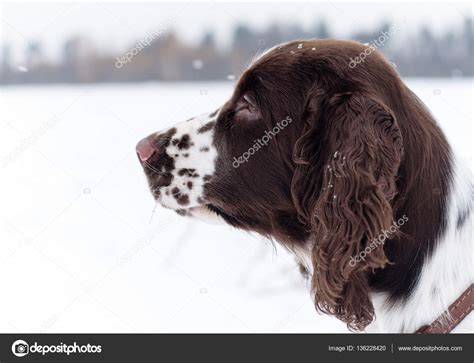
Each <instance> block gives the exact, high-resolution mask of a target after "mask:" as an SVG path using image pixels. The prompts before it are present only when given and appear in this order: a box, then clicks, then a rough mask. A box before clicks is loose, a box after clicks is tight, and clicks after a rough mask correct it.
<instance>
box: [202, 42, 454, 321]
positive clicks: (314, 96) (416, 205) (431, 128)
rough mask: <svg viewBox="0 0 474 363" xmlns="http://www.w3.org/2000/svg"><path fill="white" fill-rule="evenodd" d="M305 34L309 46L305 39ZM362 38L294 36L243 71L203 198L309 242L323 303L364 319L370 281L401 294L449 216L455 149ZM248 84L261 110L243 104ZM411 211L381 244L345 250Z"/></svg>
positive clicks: (240, 223)
mask: <svg viewBox="0 0 474 363" xmlns="http://www.w3.org/2000/svg"><path fill="white" fill-rule="evenodd" d="M299 44H301V45H302V46H299ZM364 49H365V47H364V46H363V45H361V44H358V43H355V42H347V41H336V40H308V41H295V42H291V43H287V44H285V45H283V46H281V47H279V48H277V49H274V50H273V51H271V52H269V53H268V54H266V55H264V56H263V57H261V58H260V59H259V60H257V61H256V62H255V63H254V64H253V65H252V66H251V67H250V68H249V69H248V70H247V71H246V72H244V74H243V75H242V77H241V78H240V80H239V82H238V84H237V86H236V89H235V92H234V94H233V96H232V97H231V99H230V100H229V101H228V102H227V103H226V104H225V105H224V106H223V108H222V109H221V111H220V113H219V117H218V119H217V122H216V124H215V125H214V145H215V147H216V149H217V152H218V157H217V160H216V171H215V175H213V177H212V179H211V180H210V181H209V183H208V184H207V185H206V193H205V203H206V204H207V205H208V207H209V209H211V210H212V211H214V212H216V213H217V214H219V215H220V216H222V217H223V218H224V219H225V220H226V221H227V222H228V223H230V224H232V225H234V226H236V227H239V228H243V229H246V230H253V231H257V232H259V233H261V234H263V235H265V236H268V237H271V238H274V239H276V240H277V241H278V242H280V243H281V244H282V245H284V246H286V247H288V248H289V249H297V248H300V249H301V248H302V247H303V246H305V247H307V246H310V247H311V249H312V263H313V272H314V273H313V276H312V287H313V293H314V300H315V305H316V307H317V309H318V310H320V311H323V312H326V313H329V314H333V315H335V316H337V317H338V318H339V319H341V320H342V321H344V322H346V323H347V325H348V326H349V327H350V328H351V329H356V330H361V329H363V328H364V327H366V326H367V325H368V324H369V323H370V322H371V321H372V320H373V318H374V308H373V306H372V303H371V301H370V299H369V294H370V292H374V291H381V292H385V293H387V294H388V295H389V296H390V297H391V299H392V301H397V300H400V299H404V298H406V297H407V296H408V295H409V294H410V291H411V290H412V289H413V286H414V285H415V284H416V282H417V278H418V276H419V273H420V269H421V266H422V264H423V261H424V260H425V258H426V257H427V256H428V255H429V253H430V252H431V251H432V249H433V247H434V243H435V240H436V238H437V236H438V235H439V233H440V232H441V231H442V230H443V228H444V225H445V219H444V214H445V210H444V208H445V202H446V194H447V189H448V182H449V178H450V174H451V166H450V165H451V160H450V148H449V145H448V143H447V142H446V140H445V138H444V135H443V134H442V132H441V131H440V129H439V128H438V127H437V125H436V124H435V122H434V120H433V118H432V117H431V115H430V114H429V112H428V111H427V110H426V108H425V107H424V106H423V104H422V103H421V102H420V101H419V100H418V98H417V97H416V96H415V95H414V94H413V93H412V92H411V91H410V90H409V89H408V88H407V87H406V86H405V85H404V84H403V82H402V80H401V79H400V77H399V76H398V74H397V72H396V71H395V70H394V69H393V67H392V66H391V65H390V64H389V63H388V62H387V61H386V60H385V59H384V58H383V57H382V56H381V55H380V54H379V53H378V52H373V53H372V54H371V55H369V56H368V57H367V58H366V59H365V62H363V63H361V64H359V65H357V66H356V67H355V68H350V67H349V62H350V59H351V58H354V57H357V56H358V55H359V54H360V53H361V52H363V51H364ZM245 94H247V95H250V96H251V98H252V100H253V101H252V102H253V103H254V105H253V106H252V107H254V108H255V109H256V110H257V111H256V112H251V111H245V112H240V111H239V110H240V109H242V107H244V106H242V102H243V101H242V99H243V96H244V95H245ZM286 117H291V119H292V120H293V122H292V123H291V125H289V126H288V127H287V128H286V129H284V130H283V131H281V133H280V134H278V135H276V136H275V138H274V139H273V140H272V141H271V142H270V143H269V144H268V146H266V147H264V148H262V149H261V150H259V151H258V152H256V153H255V155H253V156H252V158H251V159H250V160H249V161H248V162H247V163H244V164H242V165H241V166H240V167H239V168H238V169H236V168H233V167H232V160H233V158H234V157H239V155H242V153H243V152H245V151H246V150H248V148H249V147H250V146H251V145H252V144H253V143H254V141H253V140H255V139H256V138H259V137H261V136H262V135H264V133H265V131H266V130H270V129H271V128H272V127H273V126H275V124H276V123H277V122H278V121H281V120H283V119H285V118H286ZM403 215H406V216H407V217H408V218H409V222H408V223H407V224H406V225H404V226H403V228H402V230H401V231H399V233H395V234H393V235H391V236H390V239H389V240H388V241H386V243H385V244H384V246H383V247H380V248H377V249H375V250H374V251H372V253H370V254H368V255H367V258H366V259H365V261H363V262H361V263H358V264H356V265H355V266H353V267H351V266H350V264H349V260H350V258H351V257H353V256H355V255H356V254H358V253H359V252H360V251H362V250H364V248H365V247H366V246H367V245H368V243H369V242H370V241H371V240H372V239H373V238H376V237H377V236H378V235H380V234H381V233H382V231H383V230H384V229H387V228H389V226H390V225H391V224H392V222H393V221H395V220H397V219H398V218H400V217H401V216H403Z"/></svg>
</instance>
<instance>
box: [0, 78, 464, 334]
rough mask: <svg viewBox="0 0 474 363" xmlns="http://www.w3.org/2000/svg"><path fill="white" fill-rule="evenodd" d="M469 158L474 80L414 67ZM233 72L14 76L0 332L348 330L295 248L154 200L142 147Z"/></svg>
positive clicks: (5, 102) (5, 131)
mask: <svg viewBox="0 0 474 363" xmlns="http://www.w3.org/2000/svg"><path fill="white" fill-rule="evenodd" d="M407 83H408V84H409V86H410V87H411V88H412V89H413V90H414V91H415V93H416V94H417V95H418V96H419V97H420V98H421V99H422V100H423V101H424V102H425V103H426V104H427V106H428V107H429V108H430V109H431V110H432V112H433V114H434V115H435V117H436V118H437V119H438V121H439V123H440V124H441V126H442V127H443V129H444V130H445V131H446V133H447V135H448V137H449V138H450V140H451V141H452V143H453V144H454V146H455V147H457V148H458V149H459V151H460V153H461V154H462V155H463V157H464V158H465V159H467V160H468V161H470V162H472V96H473V90H472V80H471V79H465V80H447V79H446V80H444V79H443V80H440V79H430V80H422V79H412V80H408V81H407ZM231 92H232V83H231V82H229V83H217V84H216V83H214V84H211V83H207V84H165V85H160V84H155V83H147V84H130V85H84V86H64V85H63V86H22V87H5V88H3V90H2V91H1V108H0V109H1V119H0V182H1V188H0V291H1V293H0V332H346V329H345V326H344V325H343V324H342V323H340V322H339V321H338V320H336V319H334V318H331V317H327V316H320V315H317V314H316V313H315V311H314V307H313V305H312V303H311V300H310V298H309V295H308V293H307V290H306V287H305V283H304V282H303V281H302V280H301V277H300V274H299V272H298V269H297V267H296V265H295V263H294V261H293V258H292V257H291V256H290V255H288V254H287V253H286V252H285V251H284V250H282V249H280V248H276V249H275V248H274V247H273V245H272V244H271V243H270V242H268V241H266V240H264V239H263V238H261V237H259V236H256V235H253V234H249V233H246V232H242V231H238V230H233V229H232V228H230V227H226V226H213V225H208V224H204V223H202V222H195V221H193V220H191V219H186V218H182V217H179V216H177V215H176V214H174V213H172V212H168V211H166V210H164V209H161V208H157V209H156V211H155V213H154V214H153V213H152V211H153V207H154V203H153V200H152V198H151V195H150V194H149V192H148V190H147V186H146V182H145V178H144V176H143V173H142V170H141V167H140V165H139V163H138V162H137V158H136V156H135V152H134V147H135V144H136V142H137V141H138V140H139V139H141V138H142V137H144V136H146V135H148V134H149V133H151V132H154V131H157V130H160V129H163V128H166V127H169V126H170V125H172V124H174V123H176V122H179V121H182V120H184V119H187V118H189V117H191V116H193V115H196V114H199V113H202V112H206V111H209V110H212V109H215V108H216V107H217V106H218V105H220V104H221V103H222V102H223V101H225V100H226V99H227V98H228V97H229V96H230V94H231Z"/></svg>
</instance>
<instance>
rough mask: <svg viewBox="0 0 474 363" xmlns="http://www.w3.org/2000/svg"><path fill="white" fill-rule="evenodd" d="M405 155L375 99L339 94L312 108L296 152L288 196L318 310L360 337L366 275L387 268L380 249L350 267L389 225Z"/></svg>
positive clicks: (368, 307)
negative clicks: (307, 233) (306, 242)
mask: <svg viewBox="0 0 474 363" xmlns="http://www.w3.org/2000/svg"><path fill="white" fill-rule="evenodd" d="M402 154H403V147H402V138H401V134H400V130H399V129H398V126H397V122H396V120H395V117H394V116H393V114H392V112H391V111H390V110H389V109H388V108H387V107H386V106H384V105H383V104H381V103H379V102H377V101H376V100H374V99H373V98H371V97H368V96H365V95H362V94H359V93H344V94H337V95H334V96H332V97H331V98H330V99H324V95H323V94H319V95H318V94H316V95H315V96H314V97H312V99H311V100H309V102H308V106H307V115H306V124H305V130H304V134H303V135H302V136H301V138H300V139H299V140H298V142H297V143H296V145H295V150H294V155H295V162H296V163H297V167H296V172H295V175H294V177H293V183H292V193H293V198H294V200H295V204H296V207H297V210H298V212H299V214H300V219H301V220H302V221H304V223H305V224H306V225H308V226H310V228H311V231H312V236H313V237H312V238H313V241H312V242H313V249H312V261H313V271H314V273H313V278H312V288H313V293H314V299H315V305H316V308H317V309H318V310H320V311H322V312H325V313H328V314H332V315H335V316H337V317H338V318H339V319H340V320H342V321H344V322H345V323H346V324H347V325H348V327H349V328H350V329H354V330H362V329H364V328H365V327H366V326H367V325H368V324H369V323H371V322H372V320H373V319H374V308H373V305H372V303H371V301H370V299H369V285H368V274H369V273H371V271H373V270H374V269H377V268H383V267H384V266H385V265H386V263H387V262H388V260H387V258H386V256H385V253H384V249H383V246H378V247H377V248H374V249H370V253H367V255H366V256H365V259H364V260H361V261H360V262H358V263H354V262H351V261H353V260H354V258H355V257H356V256H357V255H358V254H359V253H360V252H361V251H363V250H364V249H366V247H368V246H369V244H370V243H371V242H372V241H374V239H375V238H377V237H379V236H380V235H381V234H382V233H383V231H384V230H387V229H389V228H390V226H391V225H392V223H393V221H394V210H393V209H392V200H393V198H394V196H395V195H396V192H397V190H396V183H395V180H396V176H397V172H398V168H399V165H400V161H401V158H402ZM395 235H396V233H395ZM393 237H395V236H394V235H391V236H390V238H393Z"/></svg>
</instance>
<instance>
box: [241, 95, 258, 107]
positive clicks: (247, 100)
mask: <svg viewBox="0 0 474 363" xmlns="http://www.w3.org/2000/svg"><path fill="white" fill-rule="evenodd" d="M243 99H244V101H245V103H247V105H249V107H251V108H253V109H254V110H255V109H257V107H256V106H255V101H254V100H253V99H252V97H251V96H250V95H248V94H245V95H244V97H243Z"/></svg>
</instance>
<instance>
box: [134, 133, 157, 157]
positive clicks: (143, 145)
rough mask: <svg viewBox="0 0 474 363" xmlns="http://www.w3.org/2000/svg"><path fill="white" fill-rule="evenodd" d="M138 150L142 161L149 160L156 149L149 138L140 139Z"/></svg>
mask: <svg viewBox="0 0 474 363" xmlns="http://www.w3.org/2000/svg"><path fill="white" fill-rule="evenodd" d="M136 150H137V154H138V157H139V158H140V160H141V161H147V160H148V159H150V158H151V157H152V156H153V154H154V153H155V151H156V150H155V148H154V147H153V145H152V143H151V142H150V140H148V138H144V139H143V140H140V141H139V142H138V144H137V147H136Z"/></svg>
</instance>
